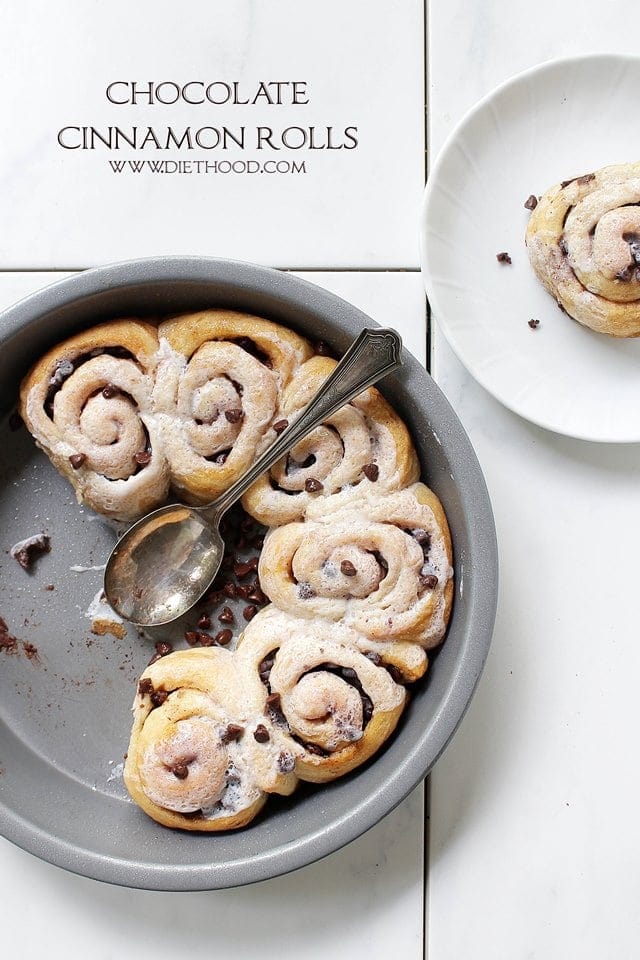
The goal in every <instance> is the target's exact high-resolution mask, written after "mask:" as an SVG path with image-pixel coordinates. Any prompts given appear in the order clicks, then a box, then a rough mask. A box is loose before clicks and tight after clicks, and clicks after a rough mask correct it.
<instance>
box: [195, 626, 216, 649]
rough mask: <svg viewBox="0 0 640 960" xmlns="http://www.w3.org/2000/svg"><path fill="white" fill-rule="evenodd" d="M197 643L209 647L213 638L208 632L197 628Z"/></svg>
mask: <svg viewBox="0 0 640 960" xmlns="http://www.w3.org/2000/svg"><path fill="white" fill-rule="evenodd" d="M198 643H199V644H200V646H201V647H211V646H213V643H214V640H213V637H212V636H211V634H210V633H205V632H204V630H198Z"/></svg>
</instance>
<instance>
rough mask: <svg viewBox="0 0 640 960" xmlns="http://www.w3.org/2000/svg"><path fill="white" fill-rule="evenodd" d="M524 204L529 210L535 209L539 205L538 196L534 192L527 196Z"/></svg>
mask: <svg viewBox="0 0 640 960" xmlns="http://www.w3.org/2000/svg"><path fill="white" fill-rule="evenodd" d="M524 205H525V208H526V209H527V210H535V208H536V207H537V206H538V198H537V197H536V196H535V194H533V193H532V194H530V196H528V197H527V199H526V200H525V202H524Z"/></svg>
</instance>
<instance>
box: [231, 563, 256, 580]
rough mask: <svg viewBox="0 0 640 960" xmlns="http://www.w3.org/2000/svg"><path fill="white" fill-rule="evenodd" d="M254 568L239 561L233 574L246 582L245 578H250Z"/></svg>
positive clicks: (235, 564) (234, 567) (234, 566)
mask: <svg viewBox="0 0 640 960" xmlns="http://www.w3.org/2000/svg"><path fill="white" fill-rule="evenodd" d="M252 569H253V567H252V566H251V564H250V563H249V562H245V561H242V560H238V561H237V563H234V565H233V572H234V573H235V575H236V577H238V579H239V580H244V578H245V577H248V576H249V574H250V573H251V571H252Z"/></svg>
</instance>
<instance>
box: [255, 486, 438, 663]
mask: <svg viewBox="0 0 640 960" xmlns="http://www.w3.org/2000/svg"><path fill="white" fill-rule="evenodd" d="M451 562H452V559H451V538H450V535H449V529H448V526H447V521H446V518H445V515H444V511H443V509H442V506H441V504H440V502H439V500H438V499H437V497H436V496H435V494H434V493H433V492H432V491H431V490H429V488H428V487H426V486H424V484H415V485H414V486H413V487H411V488H409V489H407V490H400V491H398V492H396V493H393V494H389V495H388V496H387V497H385V498H384V499H382V500H380V499H378V498H374V497H369V498H366V499H363V500H362V502H361V503H359V504H358V505H357V506H355V505H354V506H347V507H344V508H343V509H341V510H339V511H336V512H335V513H332V514H330V515H329V516H328V517H327V516H324V517H322V516H321V515H320V516H319V518H318V519H317V520H311V519H307V520H306V521H305V522H304V523H292V524H286V525H284V526H282V527H277V528H275V529H273V530H271V531H270V532H269V534H268V535H267V538H266V540H265V544H264V549H263V552H262V555H261V557H260V566H259V576H260V582H261V584H262V587H263V589H264V590H265V592H266V593H267V595H268V596H269V597H270V599H271V600H272V602H273V603H274V604H276V606H278V607H280V609H282V610H286V611H287V612H289V613H291V614H292V615H294V616H297V617H305V618H309V619H316V618H322V619H325V620H330V621H334V622H338V621H342V622H343V623H344V624H345V625H346V626H347V627H352V628H353V629H354V630H356V631H357V632H358V633H359V634H362V635H363V636H365V637H368V638H369V639H370V640H372V641H376V642H382V643H384V642H389V641H394V642H395V641H406V642H408V643H417V644H420V646H422V647H424V648H425V649H428V648H431V647H434V646H436V645H437V644H438V643H439V642H440V641H441V640H442V638H443V636H444V633H445V629H446V625H447V622H448V619H449V613H450V610H451V602H452V596H453V581H452V576H453V570H452V567H451ZM404 654H405V651H404V648H402V650H399V651H397V654H396V657H397V662H396V661H394V660H392V661H391V662H396V665H397V666H398V667H400V669H402V670H403V672H404V673H405V675H406V673H407V671H409V675H411V668H410V667H409V665H408V664H407V665H404ZM424 666H425V669H426V663H425V665H424ZM412 678H415V677H413V676H412Z"/></svg>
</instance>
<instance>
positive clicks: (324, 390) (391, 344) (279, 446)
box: [202, 328, 402, 516]
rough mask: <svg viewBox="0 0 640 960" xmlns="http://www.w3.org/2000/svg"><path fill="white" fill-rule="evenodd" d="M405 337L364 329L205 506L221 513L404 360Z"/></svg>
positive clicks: (205, 508) (208, 509) (394, 333)
mask: <svg viewBox="0 0 640 960" xmlns="http://www.w3.org/2000/svg"><path fill="white" fill-rule="evenodd" d="M401 353H402V340H401V339H400V336H399V334H397V333H396V331H395V330H389V329H385V328H380V329H377V330H369V329H364V330H363V331H362V333H361V334H360V335H359V336H358V337H357V338H356V339H355V340H354V341H353V343H352V344H351V346H350V347H349V349H348V350H347V352H346V353H345V355H344V356H343V357H342V359H341V360H340V362H339V364H338V366H337V367H336V368H335V370H334V371H333V373H332V374H331V375H330V376H329V377H328V378H327V379H326V380H325V382H324V383H323V384H322V386H321V387H320V389H319V390H318V392H317V393H316V395H315V397H313V399H312V400H311V402H310V403H309V404H308V406H306V407H305V408H304V410H303V411H302V413H300V415H299V416H298V417H297V418H296V419H295V420H294V421H293V423H291V424H289V426H288V427H287V428H286V429H285V430H283V431H282V433H281V434H280V435H279V436H278V437H277V439H276V440H274V442H273V443H272V444H271V446H270V447H268V448H267V449H266V450H265V451H264V453H263V454H262V455H261V456H260V457H258V459H257V460H256V462H255V463H254V464H253V465H252V466H251V467H250V468H249V469H248V470H247V472H246V473H245V474H243V475H242V476H241V477H240V478H239V479H238V480H236V482H235V483H233V484H232V485H231V486H230V487H229V488H228V490H225V492H224V493H223V494H222V495H221V496H220V497H218V499H217V500H215V501H214V502H213V503H211V504H209V505H208V506H206V507H203V508H202V510H203V511H206V512H207V513H210V514H212V515H213V514H215V515H217V516H221V515H222V514H223V513H224V512H225V511H226V510H228V509H229V507H230V506H232V504H234V503H235V502H236V500H239V499H240V497H241V496H242V494H243V493H244V492H245V491H246V490H247V489H248V488H249V487H250V486H251V485H252V484H253V483H255V481H256V480H257V479H258V477H260V476H261V475H262V474H263V473H265V472H266V471H267V470H269V468H270V467H272V466H273V465H274V463H277V461H278V460H279V459H280V458H281V457H283V456H284V455H285V453H288V452H289V450H291V448H292V447H295V445H296V444H297V443H299V441H300V440H302V439H304V437H306V436H307V434H309V433H311V431H312V430H314V429H315V428H316V427H317V426H318V424H320V423H322V422H323V421H324V420H326V419H327V418H328V417H330V416H331V415H332V414H333V413H335V412H336V410H339V409H340V408H341V407H343V406H344V405H345V404H346V403H349V401H350V400H353V398H354V397H357V396H358V394H360V393H362V391H363V390H366V389H367V387H370V386H372V385H373V384H374V383H376V382H377V381H378V380H380V379H381V378H382V377H384V376H386V375H387V374H388V373H391V371H392V370H396V369H397V368H398V367H399V366H400V365H401V364H402V360H401Z"/></svg>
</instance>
